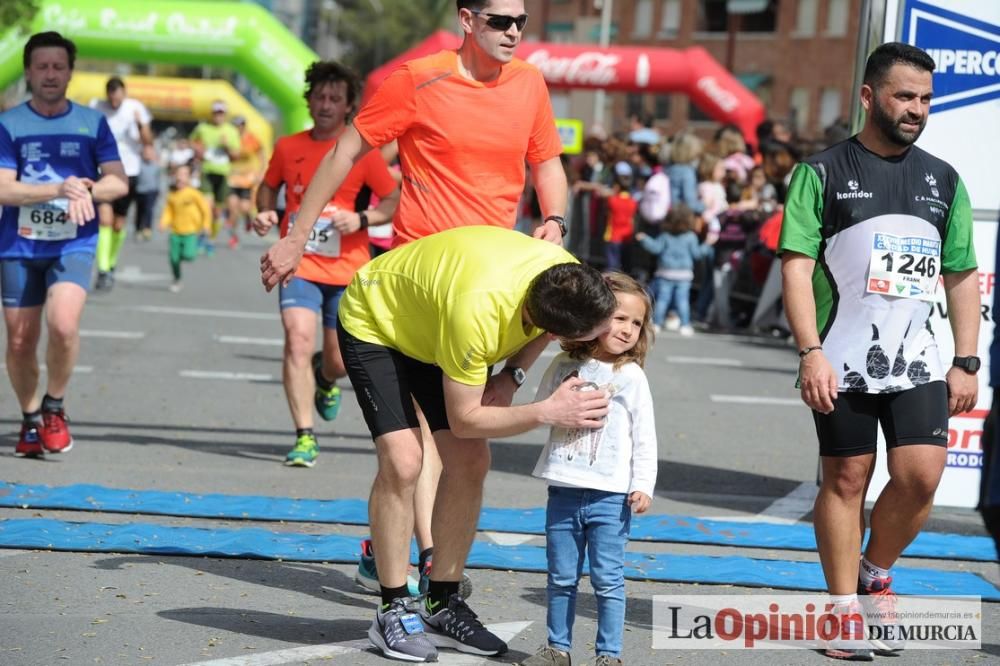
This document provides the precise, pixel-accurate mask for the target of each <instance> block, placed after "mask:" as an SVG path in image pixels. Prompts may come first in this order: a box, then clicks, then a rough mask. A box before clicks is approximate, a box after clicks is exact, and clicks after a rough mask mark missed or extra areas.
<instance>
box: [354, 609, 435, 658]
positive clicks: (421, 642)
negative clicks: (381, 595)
mask: <svg viewBox="0 0 1000 666" xmlns="http://www.w3.org/2000/svg"><path fill="white" fill-rule="evenodd" d="M411 601H412V600H411V599H394V600H393V602H392V603H391V604H389V607H388V608H384V609H383V608H379V609H378V610H377V611H376V612H375V619H374V620H373V621H372V626H371V627H369V628H368V640H369V641H370V642H371V644H372V646H374V647H375V648H376V649H377V650H378V651H380V652H381V653H382V654H383V655H384V656H386V657H388V658H390V659H400V660H402V661H414V662H428V661H437V657H438V652H437V648H436V647H434V644H433V643H431V642H430V641H429V640H428V637H427V634H426V633H424V624H423V622H422V621H421V619H420V615H419V614H418V613H414V612H412V611H410V610H409V609H408V608H407V604H408V603H409V602H411Z"/></svg>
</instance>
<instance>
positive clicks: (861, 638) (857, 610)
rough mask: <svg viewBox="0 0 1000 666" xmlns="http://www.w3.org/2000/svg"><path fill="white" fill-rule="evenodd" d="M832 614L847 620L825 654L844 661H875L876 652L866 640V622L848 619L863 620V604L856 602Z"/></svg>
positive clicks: (830, 642)
mask: <svg viewBox="0 0 1000 666" xmlns="http://www.w3.org/2000/svg"><path fill="white" fill-rule="evenodd" d="M832 612H833V613H834V614H837V615H840V616H841V617H842V618H845V619H844V620H843V621H842V623H841V632H840V636H839V637H837V638H835V639H833V640H831V641H829V642H828V643H827V646H826V650H824V652H823V653H824V654H825V655H826V656H827V657H830V658H832V659H842V660H844V661H874V660H875V652H874V650H872V648H871V644H870V643H869V642H868V641H867V640H865V627H864V622H863V621H860V620H858V619H850V618H849V617H848V616H857V617H858V618H863V617H864V609H863V608H862V607H861V604H860V603H858V602H854V603H852V604H851V605H850V606H840V607H837V608H834V609H833V611H832Z"/></svg>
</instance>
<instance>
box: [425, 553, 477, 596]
mask: <svg viewBox="0 0 1000 666" xmlns="http://www.w3.org/2000/svg"><path fill="white" fill-rule="evenodd" d="M433 561H434V556H433V555H432V556H431V557H428V558H427V560H426V561H424V565H423V567H421V569H420V594H427V588H428V586H429V585H430V582H431V564H432V563H433ZM458 594H459V596H460V597H462V598H463V599H468V598H469V597H471V596H472V579H471V578H469V574H467V573H462V580H461V582H460V583H459V584H458Z"/></svg>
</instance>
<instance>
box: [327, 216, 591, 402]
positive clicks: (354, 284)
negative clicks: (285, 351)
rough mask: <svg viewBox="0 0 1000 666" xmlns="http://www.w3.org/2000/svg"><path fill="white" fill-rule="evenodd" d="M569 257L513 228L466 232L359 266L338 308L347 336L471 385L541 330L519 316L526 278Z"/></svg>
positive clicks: (480, 381) (449, 232) (433, 239)
mask: <svg viewBox="0 0 1000 666" xmlns="http://www.w3.org/2000/svg"><path fill="white" fill-rule="evenodd" d="M565 263H577V260H576V259H575V258H574V257H573V255H571V254H570V253H569V252H567V251H566V250H564V249H562V248H561V247H559V246H557V245H554V244H552V243H549V242H547V241H540V240H535V239H533V238H531V237H529V236H526V235H524V234H522V233H520V232H517V231H511V230H509V229H502V228H499V227H487V226H473V227H459V228H457V229H450V230H447V231H441V232H438V233H436V234H433V235H431V236H427V237H425V238H421V239H419V240H415V241H413V242H411V243H407V244H406V245H403V246H402V247H398V248H396V249H394V250H392V251H390V252H387V253H385V254H383V255H381V256H379V257H378V258H376V259H374V260H373V261H371V262H369V263H367V264H365V265H364V266H362V267H361V268H360V269H359V270H358V272H357V273H356V274H355V276H354V279H353V280H352V281H351V284H350V285H348V287H347V289H346V291H345V292H344V295H343V297H342V298H341V301H340V310H339V314H340V323H341V325H342V326H343V327H344V329H345V330H346V331H347V332H349V333H350V334H351V335H353V336H354V337H356V338H358V339H360V340H363V341H365V342H371V343H374V344H378V345H383V346H385V347H390V348H392V349H396V350H398V351H400V352H402V353H403V354H405V355H406V356H409V357H410V358H414V359H416V360H418V361H421V362H423V363H432V364H435V365H437V366H439V367H440V368H441V370H442V371H443V372H444V374H445V375H447V376H448V377H451V378H452V379H454V380H455V381H457V382H461V383H462V384H467V385H470V386H480V385H482V384H485V383H486V379H487V372H488V367H489V366H490V365H493V364H494V363H497V362H499V361H501V360H503V359H506V358H508V357H510V356H511V355H513V354H514V353H515V352H517V351H518V350H519V349H521V348H522V347H523V346H524V345H526V344H527V343H528V342H530V341H531V340H533V339H535V338H536V337H538V336H539V335H541V334H542V333H543V331H542V330H541V329H540V328H536V327H535V326H525V324H524V323H523V322H522V317H521V313H522V310H523V308H524V302H525V298H526V296H527V293H528V287H529V286H530V285H531V281H532V280H533V279H534V278H535V277H536V276H537V275H539V274H540V273H542V272H543V271H545V270H546V269H547V268H550V267H552V266H555V265H557V264H565Z"/></svg>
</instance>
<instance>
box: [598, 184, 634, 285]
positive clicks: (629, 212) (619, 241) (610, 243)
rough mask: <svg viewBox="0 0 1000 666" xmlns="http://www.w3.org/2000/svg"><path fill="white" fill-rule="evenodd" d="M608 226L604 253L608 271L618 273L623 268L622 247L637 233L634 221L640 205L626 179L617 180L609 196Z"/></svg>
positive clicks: (605, 233)
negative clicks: (631, 192)
mask: <svg viewBox="0 0 1000 666" xmlns="http://www.w3.org/2000/svg"><path fill="white" fill-rule="evenodd" d="M607 206H608V224H607V227H606V228H605V230H604V253H605V257H606V259H607V269H608V270H609V271H618V270H621V267H622V247H623V246H624V245H625V244H626V243H629V242H631V241H632V234H633V233H634V231H635V226H634V222H633V220H634V219H635V211H636V209H637V208H638V207H639V203H638V202H637V201H636V200H635V199H633V198H632V195H631V194H630V193H629V190H628V184H627V182H626V180H625V179H624V178H621V177H617V178H615V181H614V183H612V185H611V192H610V194H608V196H607Z"/></svg>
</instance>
